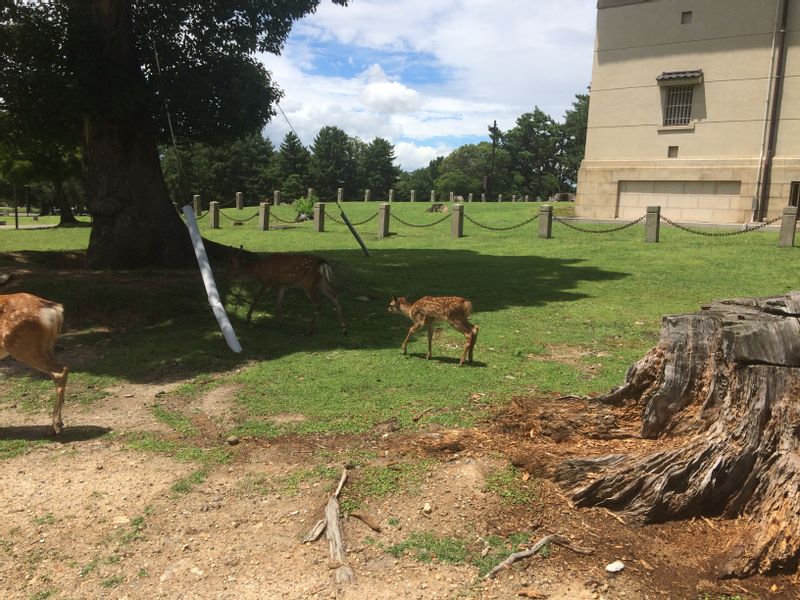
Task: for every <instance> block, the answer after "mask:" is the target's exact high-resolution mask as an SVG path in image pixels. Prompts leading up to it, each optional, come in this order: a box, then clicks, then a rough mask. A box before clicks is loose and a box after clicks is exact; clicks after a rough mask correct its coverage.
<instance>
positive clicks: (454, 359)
mask: <svg viewBox="0 0 800 600" xmlns="http://www.w3.org/2000/svg"><path fill="white" fill-rule="evenodd" d="M421 335H422V336H423V337H424V335H425V333H424V332H422V333H421ZM423 342H424V340H423ZM406 356H408V357H409V358H414V359H422V360H426V358H425V357H426V356H427V354H425V353H424V352H409V353H408V354H406ZM429 360H430V361H431V362H439V363H443V364H448V365H457V364H458V363H459V362H460V361H461V354H460V350H459V355H458V356H441V355H439V356H437V355H436V353H435V352H434V353H433V356H431V357H430V359H429ZM462 366H464V367H485V366H486V363H485V362H481V361H479V360H473V361H472V362H469V361H466V362H464V364H463V365H462Z"/></svg>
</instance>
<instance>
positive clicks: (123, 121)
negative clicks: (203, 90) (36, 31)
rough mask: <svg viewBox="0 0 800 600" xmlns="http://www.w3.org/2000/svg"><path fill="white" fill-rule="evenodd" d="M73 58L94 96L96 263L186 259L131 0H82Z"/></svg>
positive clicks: (91, 204) (90, 204) (90, 158)
mask: <svg viewBox="0 0 800 600" xmlns="http://www.w3.org/2000/svg"><path fill="white" fill-rule="evenodd" d="M71 17H72V19H71V23H70V29H71V32H70V33H71V41H70V48H71V52H72V59H73V61H74V63H75V65H76V71H77V73H78V81H79V85H80V86H81V88H82V89H83V90H84V91H85V92H86V93H87V97H88V98H90V100H89V101H88V102H87V106H86V114H85V117H84V128H83V144H84V183H85V188H86V194H87V202H86V204H87V208H88V209H89V212H90V213H91V214H92V217H93V221H92V232H91V236H90V240H89V248H88V251H87V263H88V265H89V266H90V267H93V268H132V267H141V266H161V267H184V266H189V265H191V264H192V261H193V258H194V255H193V253H192V248H191V243H190V240H189V236H188V233H187V230H186V227H185V226H184V225H183V223H182V222H181V220H180V218H179V216H178V214H177V212H176V211H175V209H174V207H173V205H172V202H171V200H170V198H169V194H168V192H167V188H166V185H165V184H164V178H163V174H162V172H161V165H160V163H159V158H158V150H157V145H156V133H155V128H154V125H153V122H152V114H153V111H152V110H151V108H152V107H151V102H152V98H150V97H149V95H148V91H147V86H146V82H145V79H144V74H143V73H142V70H141V66H140V64H141V62H140V60H139V58H138V56H137V52H136V45H135V42H134V36H133V25H132V19H131V6H130V0H78V1H77V2H75V3H74V4H73V12H72V15H71Z"/></svg>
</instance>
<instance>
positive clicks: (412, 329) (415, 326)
mask: <svg viewBox="0 0 800 600" xmlns="http://www.w3.org/2000/svg"><path fill="white" fill-rule="evenodd" d="M424 324H425V321H415V322H414V324H413V325H412V326H411V327H410V328H409V330H408V335H406V339H405V340H404V341H403V345H402V346H400V349H401V350H402V351H403V354H405V353H406V346H408V340H410V339H411V336H412V335H414V334H415V333H416V332H417V331H419V330H420V329H421V328H422V326H423V325H424Z"/></svg>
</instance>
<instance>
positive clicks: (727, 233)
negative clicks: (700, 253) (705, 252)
mask: <svg viewBox="0 0 800 600" xmlns="http://www.w3.org/2000/svg"><path fill="white" fill-rule="evenodd" d="M781 218H782V216H780V215H779V216H777V217H775V218H774V219H772V220H770V221H764V222H763V223H759V224H758V225H755V226H753V227H749V226H748V225H747V224H745V225H744V227H743V228H742V229H736V230H733V231H701V230H699V229H692V228H690V227H686V226H685V225H681V224H680V223H676V222H675V221H673V220H672V219H669V218H667V217H665V216H664V215H661V220H662V221H665V222H666V223H669V224H670V225H672V226H673V227H675V228H677V229H681V230H682V231H686V232H687V233H693V234H695V235H704V236H706V237H727V236H731V235H742V234H743V233H750V232H751V231H758V230H759V229H763V228H764V227H766V226H767V225H772V224H773V223H777V222H778V221H780V220H781Z"/></svg>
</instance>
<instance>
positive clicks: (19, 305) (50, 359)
mask: <svg viewBox="0 0 800 600" xmlns="http://www.w3.org/2000/svg"><path fill="white" fill-rule="evenodd" d="M63 321H64V308H63V307H62V306H61V305H60V304H56V303H55V302H50V301H49V300H45V299H43V298H39V297H38V296H34V295H32V294H6V295H0V358H5V357H6V356H8V355H9V354H10V355H11V356H13V357H14V358H16V359H17V360H18V361H19V362H21V363H24V364H26V365H28V366H29V367H33V368H34V369H37V370H39V371H41V372H42V373H46V374H47V375H49V376H50V378H51V379H52V380H53V383H55V385H56V403H55V406H54V407H53V423H52V430H53V433H54V434H55V435H58V434H60V433H61V431H62V430H63V429H64V423H63V422H62V421H61V407H62V406H63V404H64V393H65V391H66V388H67V373H68V372H69V369H67V367H65V366H64V365H62V364H61V363H60V362H58V361H57V360H56V359H55V357H54V356H53V349H54V348H55V345H56V338H57V337H58V334H59V333H60V332H61V325H62V323H63Z"/></svg>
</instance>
